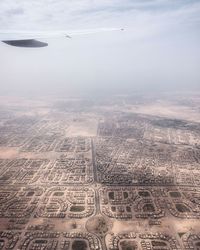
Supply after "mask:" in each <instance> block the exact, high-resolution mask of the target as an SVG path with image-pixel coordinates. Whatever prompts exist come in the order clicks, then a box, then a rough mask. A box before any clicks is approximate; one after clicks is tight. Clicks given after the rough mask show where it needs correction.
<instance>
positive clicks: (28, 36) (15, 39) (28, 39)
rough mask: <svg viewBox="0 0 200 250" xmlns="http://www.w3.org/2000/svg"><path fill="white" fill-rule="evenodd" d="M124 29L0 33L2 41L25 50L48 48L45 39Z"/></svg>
mask: <svg viewBox="0 0 200 250" xmlns="http://www.w3.org/2000/svg"><path fill="white" fill-rule="evenodd" d="M119 30H123V29H116V28H101V29H92V30H76V31H69V32H66V31H53V32H41V31H40V32H35V31H34V32H24V31H4V32H2V31H0V41H1V42H3V43H5V44H7V45H10V46H15V47H23V48H41V47H46V46H48V43H47V42H43V40H44V39H47V38H52V37H54V38H55V37H57V38H58V37H66V38H71V37H72V36H79V35H88V34H94V33H99V32H107V31H119Z"/></svg>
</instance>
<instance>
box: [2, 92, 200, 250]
mask: <svg viewBox="0 0 200 250" xmlns="http://www.w3.org/2000/svg"><path fill="white" fill-rule="evenodd" d="M0 249H16V250H42V249H48V250H61V249H62V250H136V249H138V250H139V249H141V250H167V249H168V250H170V249H173V250H178V249H179V250H180V249H191V250H192V249H193V250H199V249H200V94H199V93H181V94H180V93H173V94H172V93H170V94H169V93H166V94H162V95H159V97H157V96H156V95H153V94H152V95H139V94H130V95H118V96H107V97H105V96H104V97H103V98H102V97H96V98H93V99H92V98H88V97H69V98H64V97H63V98H57V97H55V96H53V97H52V96H49V97H40V98H22V97H21V98H20V97H8V96H2V97H1V99H0Z"/></svg>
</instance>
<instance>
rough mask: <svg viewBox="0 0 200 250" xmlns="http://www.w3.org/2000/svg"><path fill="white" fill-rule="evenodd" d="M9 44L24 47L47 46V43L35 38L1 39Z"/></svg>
mask: <svg viewBox="0 0 200 250" xmlns="http://www.w3.org/2000/svg"><path fill="white" fill-rule="evenodd" d="M2 42H3V43H6V44H8V45H11V46H15V47H24V48H41V47H46V46H48V43H44V42H40V41H38V40H35V39H26V40H5V41H2Z"/></svg>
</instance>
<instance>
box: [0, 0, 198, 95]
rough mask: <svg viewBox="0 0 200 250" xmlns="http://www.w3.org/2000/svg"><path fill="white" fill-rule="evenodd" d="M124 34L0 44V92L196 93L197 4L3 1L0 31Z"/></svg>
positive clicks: (193, 0) (173, 0)
mask: <svg viewBox="0 0 200 250" xmlns="http://www.w3.org/2000/svg"><path fill="white" fill-rule="evenodd" d="M108 27H111V28H112V27H124V28H125V31H124V32H111V33H109V32H107V33H99V34H94V35H84V36H76V37H73V38H72V39H67V38H58V39H55V38H54V39H50V38H49V39H43V41H47V42H48V43H49V46H48V47H46V48H41V49H22V48H14V47H9V46H7V45H5V44H3V43H1V44H0V81H1V82H0V93H4V94H14V93H18V94H20V93H38V94H45V93H46V94H49V93H66V94H67V93H81V92H83V93H94V92H95V93H101V92H103V93H104V92H105V91H109V92H110V91H111V92H114V93H117V92H121V91H123V92H124V91H130V90H132V91H135V90H148V91H151V90H153V91H155V90H179V89H180V90H182V89H189V90H193V89H194V90H195V89H199V90H200V45H199V44H200V0H28V1H27V0H1V1H0V30H27V31H32V30H44V31H48V30H51V31H54V30H66V31H68V30H69V31H70V30H81V29H90V28H108Z"/></svg>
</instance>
